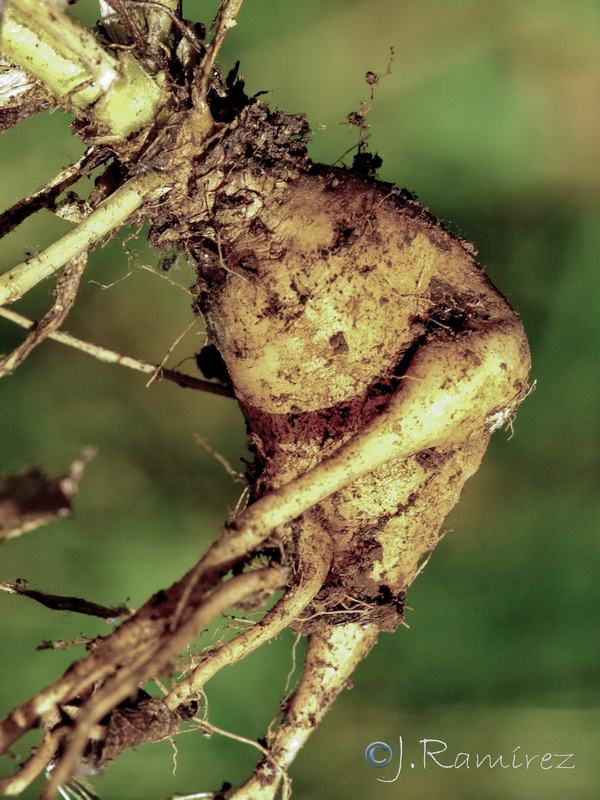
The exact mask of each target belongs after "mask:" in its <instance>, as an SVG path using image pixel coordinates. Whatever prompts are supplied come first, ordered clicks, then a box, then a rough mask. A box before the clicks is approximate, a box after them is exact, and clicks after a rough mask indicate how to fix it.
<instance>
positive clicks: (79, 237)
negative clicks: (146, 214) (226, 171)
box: [0, 172, 164, 305]
mask: <svg viewBox="0 0 600 800" xmlns="http://www.w3.org/2000/svg"><path fill="white" fill-rule="evenodd" d="M162 181H164V178H162V179H161V177H160V176H159V175H157V174H156V173H152V172H150V173H147V174H146V175H140V176H137V177H136V178H132V179H131V180H129V181H127V183H124V184H123V185H122V186H120V187H119V188H118V189H117V190H116V191H115V192H113V194H111V195H110V197H107V199H106V200H104V202H102V203H101V204H100V205H99V206H98V208H96V209H95V210H94V211H92V213H91V214H90V215H89V216H87V217H86V218H85V219H84V220H82V221H81V222H80V223H79V225H76V226H75V227H74V228H73V229H72V230H70V231H69V232H68V233H67V234H65V236H63V237H62V238H61V239H59V240H58V241H56V242H54V243H53V244H51V245H50V246H49V247H47V248H46V249H45V250H43V251H42V252H41V253H39V254H38V255H35V256H32V257H31V258H28V259H27V261H23V262H22V263H21V264H18V265H17V266H16V267H13V269H10V270H8V272H5V273H4V275H2V276H0V305H3V304H4V303H12V302H14V301H15V300H18V299H19V298H20V297H22V296H23V295H24V294H25V292H27V291H29V289H31V288H33V287H34V286H35V285H36V284H38V283H39V282H40V281H41V280H43V279H44V278H47V277H49V276H50V275H52V274H53V273H54V272H56V271H57V270H58V269H60V268H61V267H62V266H64V265H65V264H66V263H67V261H70V260H71V259H72V258H75V257H76V256H78V255H80V254H81V253H83V252H84V251H85V250H89V249H90V248H91V247H93V246H94V245H95V244H96V243H97V242H99V241H100V239H101V238H102V237H103V236H105V235H106V234H107V233H110V231H112V230H113V229H114V228H117V227H120V226H121V225H123V223H124V222H125V220H126V219H127V218H128V217H130V216H131V215H132V214H133V213H134V211H136V210H137V209H138V208H139V207H140V206H141V205H142V204H143V203H144V202H145V200H146V199H147V198H148V195H149V194H150V193H151V192H153V191H155V190H156V189H157V188H159V187H160V185H161V182H162Z"/></svg>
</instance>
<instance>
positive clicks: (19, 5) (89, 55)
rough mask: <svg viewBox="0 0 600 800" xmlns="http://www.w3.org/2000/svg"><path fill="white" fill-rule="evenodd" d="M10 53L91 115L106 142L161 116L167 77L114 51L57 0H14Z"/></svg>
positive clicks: (4, 43)
mask: <svg viewBox="0 0 600 800" xmlns="http://www.w3.org/2000/svg"><path fill="white" fill-rule="evenodd" d="M0 44H1V48H2V52H3V54H4V55H5V57H6V58H8V59H9V60H11V61H12V62H14V63H15V64H16V65H17V66H19V67H22V68H24V69H26V70H28V71H29V72H31V73H32V74H33V75H35V77H36V78H38V80H40V81H41V82H42V83H43V84H44V85H45V86H46V87H47V88H48V89H49V90H50V91H51V92H52V94H53V95H54V96H55V97H56V98H57V100H58V101H59V102H60V104H61V105H62V106H63V108H65V109H67V110H70V111H74V112H75V113H78V112H80V111H82V110H84V109H88V108H89V106H90V105H91V104H92V103H95V105H94V108H93V111H92V113H91V117H92V119H93V120H94V122H96V123H99V124H100V125H101V126H103V127H104V131H103V133H105V134H106V135H105V136H104V137H103V138H104V140H105V141H111V140H114V139H117V140H119V139H123V138H125V137H126V136H128V135H129V134H131V133H133V132H135V131H138V130H140V128H142V127H143V126H144V125H145V124H147V123H148V122H150V121H151V120H152V119H153V118H154V117H155V116H156V112H157V109H158V107H159V105H160V102H161V100H162V96H163V87H162V80H161V79H160V77H158V76H157V78H152V77H151V76H150V75H148V74H147V73H146V72H145V71H144V70H143V69H142V67H141V66H140V64H139V63H138V62H137V61H136V60H135V58H134V57H133V56H132V55H131V54H130V53H128V52H127V51H123V52H121V53H120V54H119V56H118V57H114V56H112V55H111V54H110V53H108V52H107V51H106V50H105V49H104V48H103V47H102V46H101V45H100V44H99V43H98V42H97V41H96V39H95V38H94V36H93V34H92V33H91V32H90V31H88V30H86V29H85V28H83V27H81V26H80V25H78V24H77V23H76V22H74V21H73V20H72V19H70V18H69V17H68V16H67V15H66V14H64V13H62V12H61V11H60V10H59V9H58V7H57V6H56V5H55V3H53V2H51V0H11V3H10V5H9V6H8V9H7V13H6V19H5V21H4V26H3V28H2V38H1V40H0Z"/></svg>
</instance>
